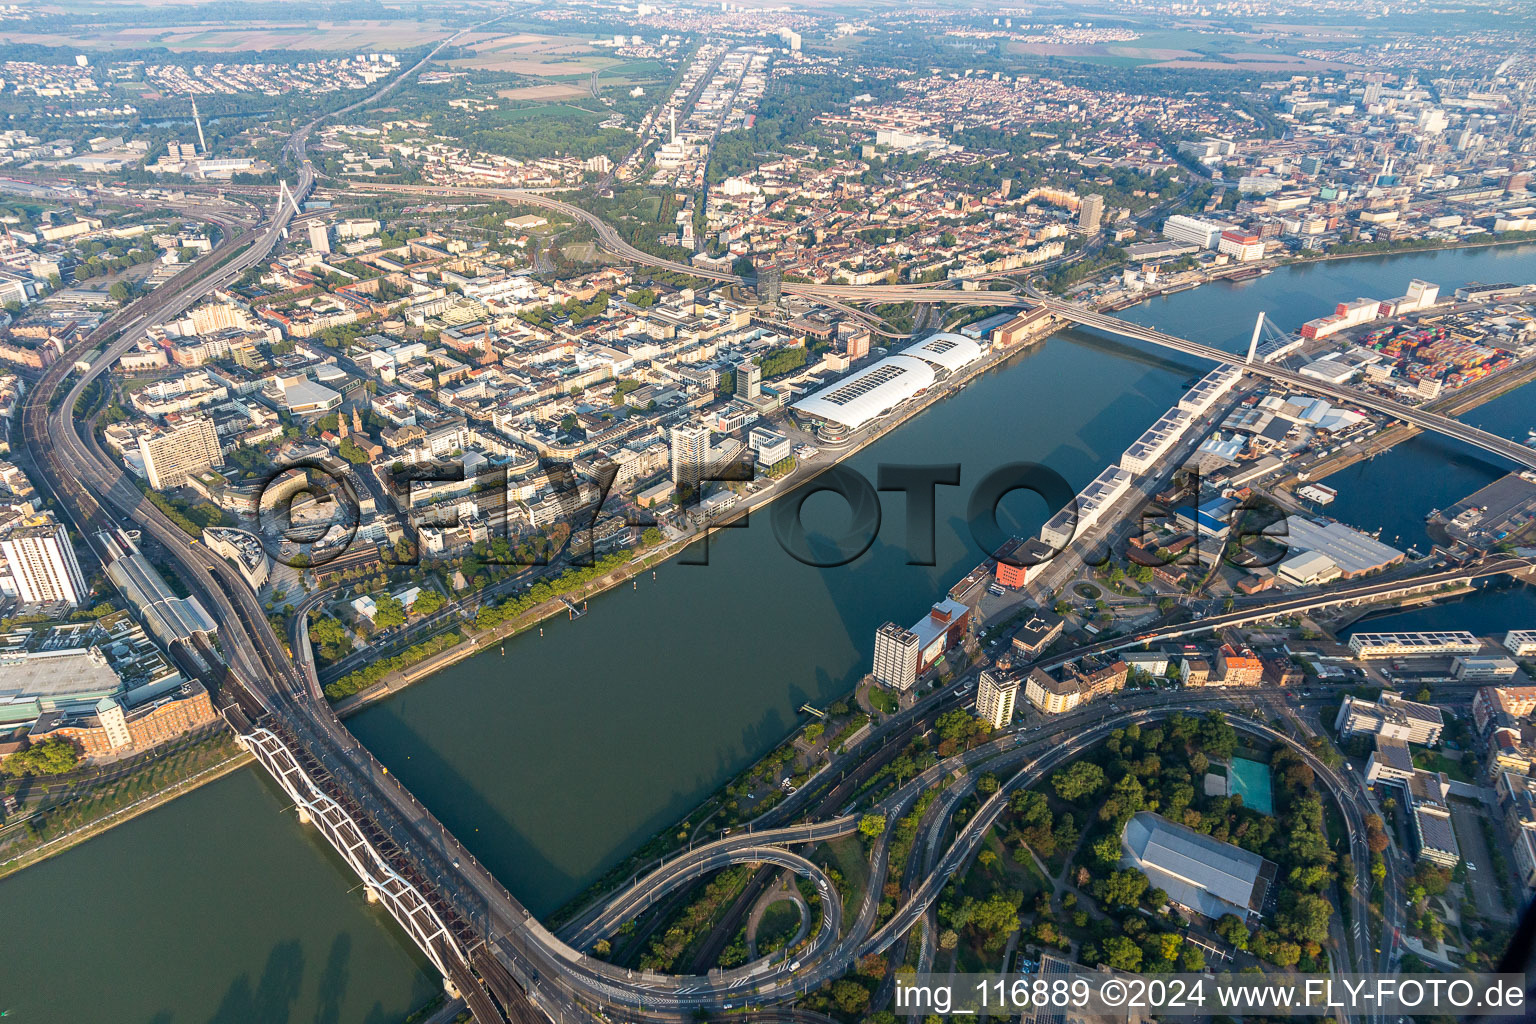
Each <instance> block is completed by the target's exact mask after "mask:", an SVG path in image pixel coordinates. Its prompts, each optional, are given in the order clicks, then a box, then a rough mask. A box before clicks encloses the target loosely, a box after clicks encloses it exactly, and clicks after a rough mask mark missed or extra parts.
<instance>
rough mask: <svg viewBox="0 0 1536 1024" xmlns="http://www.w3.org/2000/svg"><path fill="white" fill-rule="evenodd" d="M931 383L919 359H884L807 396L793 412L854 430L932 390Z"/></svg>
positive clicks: (930, 372) (926, 367) (929, 371)
mask: <svg viewBox="0 0 1536 1024" xmlns="http://www.w3.org/2000/svg"><path fill="white" fill-rule="evenodd" d="M933 380H934V377H933V367H931V366H929V365H928V364H927V363H925V362H923V361H922V360H921V359H913V358H911V357H909V356H905V355H897V356H887V357H886V358H884V359H882V360H880V361H879V362H878V363H875V364H874V365H873V366H866V367H865V368H864V369H862V370H860V371H859V372H858V373H855V374H851V375H850V376H847V377H844V378H843V379H842V380H840V381H838V382H837V383H836V384H832V385H829V386H827V387H824V388H822V389H821V390H820V391H817V392H816V393H815V394H811V395H807V396H806V397H804V398H802V399H800V401H798V402H796V403H795V404H794V406H793V408H795V409H797V410H798V411H800V412H803V413H805V414H806V415H807V416H819V417H820V418H822V419H824V420H831V421H832V422H833V423H841V424H842V425H843V426H845V427H850V428H854V429H857V428H859V427H862V426H863V425H864V424H866V423H868V422H869V421H870V420H873V419H876V418H878V417H880V416H883V415H885V414H886V413H888V412H890V411H891V410H892V409H894V408H896V406H898V405H900V404H901V403H902V402H905V401H906V400H907V399H909V398H911V397H912V396H913V395H915V394H917V393H918V392H919V391H921V390H923V389H924V388H926V387H930V386H932V384H933Z"/></svg>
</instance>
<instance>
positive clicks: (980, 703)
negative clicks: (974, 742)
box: [976, 668, 1019, 729]
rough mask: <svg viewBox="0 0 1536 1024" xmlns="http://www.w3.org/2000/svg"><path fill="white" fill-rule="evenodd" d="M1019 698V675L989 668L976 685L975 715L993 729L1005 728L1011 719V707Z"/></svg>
mask: <svg viewBox="0 0 1536 1024" xmlns="http://www.w3.org/2000/svg"><path fill="white" fill-rule="evenodd" d="M1018 699H1019V677H1018V676H1016V675H1014V674H1013V673H1012V672H1008V671H1005V670H1002V669H995V668H989V669H987V670H986V671H985V672H983V673H982V674H981V682H980V683H978V684H977V686H976V715H977V717H978V718H980V719H982V720H983V721H985V722H988V723H990V724H991V726H992V728H994V729H1003V728H1006V727H1007V726H1008V725H1009V724H1010V723H1011V722H1012V721H1013V708H1014V705H1015V704H1016V703H1017V702H1018Z"/></svg>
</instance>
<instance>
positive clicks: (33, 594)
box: [0, 515, 86, 608]
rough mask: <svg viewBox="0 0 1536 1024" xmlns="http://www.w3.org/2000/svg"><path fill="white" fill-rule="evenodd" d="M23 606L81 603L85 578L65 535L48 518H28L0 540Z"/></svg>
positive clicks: (59, 527)
mask: <svg viewBox="0 0 1536 1024" xmlns="http://www.w3.org/2000/svg"><path fill="white" fill-rule="evenodd" d="M0 551H3V552H4V553H5V561H6V564H7V565H8V566H9V567H10V570H11V577H12V578H13V579H14V580H15V581H16V594H17V596H18V597H19V598H20V599H21V602H22V603H23V604H54V603H57V602H60V601H62V602H64V603H66V604H68V605H69V606H70V607H72V608H73V607H77V606H79V605H81V604H84V603H85V598H86V590H85V577H84V575H82V574H81V572H80V563H79V562H77V561H75V549H74V548H73V547H72V546H71V545H70V543H69V534H68V532H67V531H65V529H64V527H63V526H62V525H60V523H59V522H58V521H57V520H55V519H54V518H53V517H52V516H51V515H42V516H38V517H36V518H34V519H30V520H28V521H27V522H25V523H23V524H22V525H21V526H18V527H16V528H14V529H13V530H11V532H10V533H8V534H6V536H5V539H4V540H0Z"/></svg>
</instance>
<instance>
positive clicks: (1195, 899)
mask: <svg viewBox="0 0 1536 1024" xmlns="http://www.w3.org/2000/svg"><path fill="white" fill-rule="evenodd" d="M1121 847H1122V849H1123V850H1124V852H1125V854H1126V857H1127V858H1128V859H1129V860H1130V861H1132V862H1133V863H1134V864H1135V865H1136V867H1138V868H1140V869H1141V870H1142V871H1144V872H1145V873H1146V875H1147V878H1148V879H1149V880H1150V881H1151V882H1152V884H1153V885H1155V886H1157V887H1158V888H1160V889H1162V890H1163V891H1164V892H1166V893H1167V894H1168V895H1169V897H1170V898H1172V899H1173V900H1174V902H1176V903H1178V904H1180V905H1182V906H1186V907H1189V908H1190V909H1192V910H1195V911H1198V912H1199V913H1201V914H1204V915H1205V916H1206V917H1209V918H1212V919H1216V918H1219V917H1221V916H1222V915H1223V914H1229V913H1235V914H1237V915H1238V916H1239V917H1242V918H1245V919H1246V918H1247V917H1248V915H1249V913H1250V912H1251V911H1257V910H1258V909H1259V908H1260V907H1261V906H1262V905H1263V902H1264V895H1265V893H1266V891H1267V890H1268V887H1269V883H1270V881H1271V880H1273V878H1274V875H1275V870H1276V869H1275V865H1274V864H1272V863H1270V862H1269V861H1267V860H1265V859H1264V858H1263V857H1260V856H1259V855H1258V854H1256V853H1251V852H1249V851H1248V850H1244V849H1241V848H1239V847H1236V846H1233V845H1232V844H1231V843H1224V842H1222V841H1221V840H1219V839H1212V838H1211V837H1210V836H1207V835H1202V834H1200V833H1199V832H1196V831H1195V830H1194V829H1192V828H1187V827H1185V826H1183V825H1179V824H1175V823H1174V822H1172V821H1169V820H1168V819H1167V818H1164V817H1163V816H1162V815H1160V814H1154V813H1152V812H1151V811H1141V812H1139V813H1137V814H1136V815H1135V816H1134V817H1132V818H1131V820H1130V821H1129V822H1128V823H1127V824H1126V826H1125V836H1124V837H1123V839H1122V840H1121Z"/></svg>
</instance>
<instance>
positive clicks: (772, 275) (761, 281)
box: [757, 267, 784, 306]
mask: <svg viewBox="0 0 1536 1024" xmlns="http://www.w3.org/2000/svg"><path fill="white" fill-rule="evenodd" d="M783 288H784V271H782V270H780V269H779V268H778V267H764V268H763V269H761V270H759V271H758V272H757V301H758V302H759V303H761V304H762V305H764V306H777V305H778V304H779V295H780V293H781V292H782V291H783Z"/></svg>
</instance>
